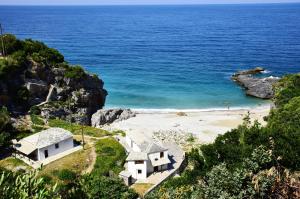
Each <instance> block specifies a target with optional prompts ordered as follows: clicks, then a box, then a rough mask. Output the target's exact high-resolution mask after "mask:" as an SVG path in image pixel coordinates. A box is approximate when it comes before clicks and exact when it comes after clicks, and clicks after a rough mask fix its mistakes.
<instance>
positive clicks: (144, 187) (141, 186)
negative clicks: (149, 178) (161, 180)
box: [131, 183, 153, 197]
mask: <svg viewBox="0 0 300 199" xmlns="http://www.w3.org/2000/svg"><path fill="white" fill-rule="evenodd" d="M152 186H153V184H150V183H136V184H134V185H132V186H131V188H132V189H134V190H135V191H136V192H137V193H138V194H139V195H140V196H141V197H142V196H143V195H144V194H145V193H146V191H148V190H149V189H150V188H151V187H152Z"/></svg>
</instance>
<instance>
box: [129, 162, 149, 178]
mask: <svg viewBox="0 0 300 199" xmlns="http://www.w3.org/2000/svg"><path fill="white" fill-rule="evenodd" d="M127 166H128V171H129V172H130V173H131V174H132V177H133V178H135V179H146V178H147V161H144V164H135V161H128V165H127ZM138 169H141V170H142V173H141V174H138Z"/></svg>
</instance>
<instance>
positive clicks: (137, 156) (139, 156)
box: [126, 152, 148, 161]
mask: <svg viewBox="0 0 300 199" xmlns="http://www.w3.org/2000/svg"><path fill="white" fill-rule="evenodd" d="M134 160H148V155H147V153H143V152H130V153H129V155H128V157H127V158H126V161H134Z"/></svg>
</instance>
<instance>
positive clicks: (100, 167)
mask: <svg viewBox="0 0 300 199" xmlns="http://www.w3.org/2000/svg"><path fill="white" fill-rule="evenodd" d="M95 147H96V153H97V159H96V164H95V166H94V170H93V173H95V174H96V175H108V174H109V172H110V171H113V172H114V173H115V174H118V173H119V172H121V171H122V170H123V164H124V162H125V159H126V152H125V150H124V148H123V147H122V145H120V143H119V142H117V141H116V140H115V139H113V138H106V139H102V140H98V141H97V142H96V145H95Z"/></svg>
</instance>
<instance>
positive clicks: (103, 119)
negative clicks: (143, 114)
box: [91, 109, 135, 127]
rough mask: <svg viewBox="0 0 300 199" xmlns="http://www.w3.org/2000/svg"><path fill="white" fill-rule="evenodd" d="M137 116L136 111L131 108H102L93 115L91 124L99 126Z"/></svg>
mask: <svg viewBox="0 0 300 199" xmlns="http://www.w3.org/2000/svg"><path fill="white" fill-rule="evenodd" d="M131 117H135V113H134V112H133V111H131V110H130V109H101V110H98V111H97V112H96V113H94V114H93V115H92V119H91V124H92V126H94V127H99V126H102V125H105V124H111V123H113V122H117V121H122V120H127V119H129V118H131Z"/></svg>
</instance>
